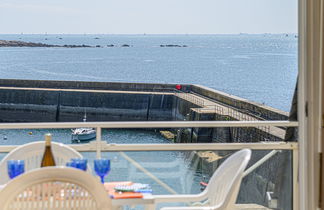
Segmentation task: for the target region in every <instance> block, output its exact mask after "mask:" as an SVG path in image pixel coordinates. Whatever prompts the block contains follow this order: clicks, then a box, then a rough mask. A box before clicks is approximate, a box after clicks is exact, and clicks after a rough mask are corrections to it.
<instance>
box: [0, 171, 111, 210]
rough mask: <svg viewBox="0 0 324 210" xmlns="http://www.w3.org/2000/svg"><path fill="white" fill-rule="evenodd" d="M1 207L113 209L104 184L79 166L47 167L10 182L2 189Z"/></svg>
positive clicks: (10, 208)
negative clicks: (76, 167)
mask: <svg viewBox="0 0 324 210" xmlns="http://www.w3.org/2000/svg"><path fill="white" fill-rule="evenodd" d="M0 205H1V209H4V210H7V209H8V210H12V209H21V210H22V209H24V210H25V209H26V210H29V209H48V210H50V209H75V210H76V209H84V210H86V209H96V210H109V209H112V204H111V199H110V198H109V196H108V193H107V191H106V190H105V188H104V186H103V185H102V184H101V183H100V182H99V180H98V179H96V178H95V177H94V176H92V175H90V174H89V173H86V172H84V171H81V170H79V169H74V168H67V167H46V168H38V169H35V170H31V171H29V172H27V173H24V174H22V175H20V176H18V177H16V178H15V179H13V180H11V181H9V182H8V183H7V184H6V186H5V187H4V188H3V189H2V190H1V191H0Z"/></svg>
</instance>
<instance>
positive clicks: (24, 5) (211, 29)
mask: <svg viewBox="0 0 324 210" xmlns="http://www.w3.org/2000/svg"><path fill="white" fill-rule="evenodd" d="M17 33H19V34H20V33H26V34H30V33H31V34H33V33H40V34H43V33H48V34H62V33H64V34H84V33H92V34H143V33H146V34H237V33H253V34H255V33H256V34H258V33H297V0H0V34H17Z"/></svg>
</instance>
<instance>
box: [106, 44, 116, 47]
mask: <svg viewBox="0 0 324 210" xmlns="http://www.w3.org/2000/svg"><path fill="white" fill-rule="evenodd" d="M114 46H115V45H113V44H108V45H107V47H114Z"/></svg>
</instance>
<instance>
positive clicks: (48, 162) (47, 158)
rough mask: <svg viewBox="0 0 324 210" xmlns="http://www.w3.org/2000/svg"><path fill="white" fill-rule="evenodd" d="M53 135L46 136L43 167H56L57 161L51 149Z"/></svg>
mask: <svg viewBox="0 0 324 210" xmlns="http://www.w3.org/2000/svg"><path fill="white" fill-rule="evenodd" d="M51 141H52V135H51V134H50V133H48V134H45V151H44V154H43V158H42V163H41V167H46V166H55V160H54V156H53V153H52V148H51Z"/></svg>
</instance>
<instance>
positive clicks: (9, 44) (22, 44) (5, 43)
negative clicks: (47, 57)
mask: <svg viewBox="0 0 324 210" xmlns="http://www.w3.org/2000/svg"><path fill="white" fill-rule="evenodd" d="M0 47H67V48H77V47H92V46H89V45H84V44H83V45H52V44H44V43H35V42H22V41H7V40H0Z"/></svg>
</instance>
